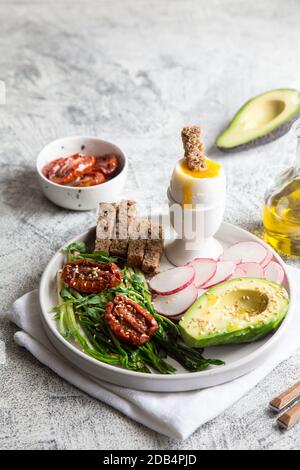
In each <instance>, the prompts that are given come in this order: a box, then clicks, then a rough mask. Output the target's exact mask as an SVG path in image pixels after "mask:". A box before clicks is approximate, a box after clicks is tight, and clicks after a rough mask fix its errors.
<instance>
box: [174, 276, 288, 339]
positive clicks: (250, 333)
mask: <svg viewBox="0 0 300 470" xmlns="http://www.w3.org/2000/svg"><path fill="white" fill-rule="evenodd" d="M243 279H252V280H256V281H262V279H257V278H237V279H231V280H229V281H226V282H223V283H221V284H218V285H217V286H215V287H212V288H211V289H209V290H208V291H207V292H206V293H205V294H203V296H205V295H206V294H207V293H214V292H215V290H216V289H218V287H220V286H222V285H225V284H231V283H236V282H239V281H242V280H243ZM263 282H265V283H267V284H269V285H276V286H277V287H278V285H277V284H275V283H273V282H270V281H266V280H263ZM199 298H200V297H199ZM198 300H199V299H198ZM196 302H197V300H196ZM190 308H193V306H192V307H190ZM288 309H289V299H288V298H287V301H286V303H285V305H283V308H282V309H281V311H280V312H279V313H278V314H277V315H276V316H275V317H273V318H271V319H270V321H269V322H268V323H265V324H263V325H262V324H258V325H252V328H250V327H247V328H243V329H241V330H238V331H232V332H230V333H220V334H213V335H210V336H203V337H202V338H194V337H193V336H191V335H190V334H189V333H188V332H187V331H186V330H185V328H184V327H183V326H182V320H180V322H179V330H180V333H181V336H182V338H183V341H184V342H185V344H186V345H187V346H189V347H192V348H207V347H210V346H218V345H226V344H243V343H253V342H255V341H258V340H260V339H262V338H264V337H265V336H267V335H268V334H269V333H271V332H272V331H274V330H277V329H278V328H279V326H280V325H281V323H282V321H283V320H284V318H285V316H286V314H287V312H288Z"/></svg>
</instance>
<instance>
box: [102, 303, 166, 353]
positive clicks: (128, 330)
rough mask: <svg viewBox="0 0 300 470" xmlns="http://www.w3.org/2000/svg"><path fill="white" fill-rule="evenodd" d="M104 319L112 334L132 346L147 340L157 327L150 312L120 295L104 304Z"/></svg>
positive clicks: (139, 344)
mask: <svg viewBox="0 0 300 470" xmlns="http://www.w3.org/2000/svg"><path fill="white" fill-rule="evenodd" d="M105 319H106V321H107V323H108V325H109V327H110V329H111V331H112V332H113V333H114V335H115V336H116V337H117V338H118V339H119V340H120V341H123V342H124V343H128V344H131V345H132V346H141V345H142V344H144V343H146V342H147V341H149V339H150V338H151V336H152V335H154V333H155V332H156V330H157V328H158V324H157V322H156V320H155V318H154V317H153V316H152V315H151V313H149V312H148V311H147V310H145V309H144V308H142V307H141V306H140V305H138V304H137V303H135V302H133V301H132V300H130V299H127V298H126V297H123V296H122V295H117V296H116V297H115V299H114V301H113V302H109V303H108V304H107V305H106V309H105Z"/></svg>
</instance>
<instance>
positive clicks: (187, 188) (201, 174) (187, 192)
mask: <svg viewBox="0 0 300 470" xmlns="http://www.w3.org/2000/svg"><path fill="white" fill-rule="evenodd" d="M180 171H181V172H182V173H183V175H185V176H190V177H191V178H199V179H200V178H217V177H218V176H220V173H221V165H220V164H219V163H216V162H213V161H212V160H209V159H207V160H206V170H204V171H192V170H190V169H189V168H188V167H187V164H186V161H185V160H182V161H181V162H180ZM190 183H191V182H190V181H188V180H186V181H185V184H184V186H183V189H182V193H183V202H182V204H183V205H189V204H192V199H193V189H192V185H191V184H190Z"/></svg>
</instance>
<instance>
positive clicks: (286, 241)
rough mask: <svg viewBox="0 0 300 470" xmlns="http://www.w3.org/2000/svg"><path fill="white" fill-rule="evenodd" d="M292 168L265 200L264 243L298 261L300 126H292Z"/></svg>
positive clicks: (274, 186)
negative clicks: (295, 149) (293, 135)
mask: <svg viewBox="0 0 300 470" xmlns="http://www.w3.org/2000/svg"><path fill="white" fill-rule="evenodd" d="M294 133H295V135H296V138H297V139H298V142H297V152H296V154H297V155H296V156H297V158H296V161H295V165H294V166H293V167H292V168H289V169H288V170H286V171H285V172H284V173H281V174H280V175H279V176H278V177H277V178H276V179H275V181H274V182H273V184H272V185H271V186H270V188H269V189H268V191H267V194H266V196H265V201H264V207H263V221H264V227H265V238H266V241H267V242H268V243H269V244H270V245H272V246H273V247H274V248H275V249H276V250H277V251H278V252H279V253H281V254H282V255H285V256H291V257H300V122H298V123H296V125H294Z"/></svg>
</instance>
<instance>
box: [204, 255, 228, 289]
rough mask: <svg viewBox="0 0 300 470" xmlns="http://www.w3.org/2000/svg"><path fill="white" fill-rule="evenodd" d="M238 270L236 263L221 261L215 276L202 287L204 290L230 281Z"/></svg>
mask: <svg viewBox="0 0 300 470" xmlns="http://www.w3.org/2000/svg"><path fill="white" fill-rule="evenodd" d="M235 269H236V263H233V262H232V261H219V262H218V263H217V271H216V273H215V275H214V276H213V277H212V278H211V279H210V280H209V281H208V282H207V283H206V284H204V285H203V286H202V288H203V289H208V288H209V287H212V286H215V285H216V284H219V283H220V282H224V281H228V279H230V278H231V276H232V274H233V273H234V271H235Z"/></svg>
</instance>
